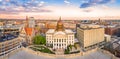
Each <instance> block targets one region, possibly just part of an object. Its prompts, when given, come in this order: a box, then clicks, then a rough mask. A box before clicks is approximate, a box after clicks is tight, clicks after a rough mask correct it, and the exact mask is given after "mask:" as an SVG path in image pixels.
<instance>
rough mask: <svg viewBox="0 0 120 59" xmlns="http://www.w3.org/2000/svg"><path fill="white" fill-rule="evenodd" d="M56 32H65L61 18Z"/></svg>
mask: <svg viewBox="0 0 120 59" xmlns="http://www.w3.org/2000/svg"><path fill="white" fill-rule="evenodd" d="M56 31H64V26H63V22H62V21H61V17H60V18H59V20H58V22H57V27H56Z"/></svg>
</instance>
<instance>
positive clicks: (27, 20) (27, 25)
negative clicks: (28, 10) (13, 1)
mask: <svg viewBox="0 0 120 59" xmlns="http://www.w3.org/2000/svg"><path fill="white" fill-rule="evenodd" d="M28 22H29V19H28V16H26V27H29V23H28Z"/></svg>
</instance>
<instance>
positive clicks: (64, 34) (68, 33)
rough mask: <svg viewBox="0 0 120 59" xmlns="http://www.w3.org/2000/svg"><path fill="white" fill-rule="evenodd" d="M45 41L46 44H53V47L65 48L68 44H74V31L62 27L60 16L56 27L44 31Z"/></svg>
mask: <svg viewBox="0 0 120 59" xmlns="http://www.w3.org/2000/svg"><path fill="white" fill-rule="evenodd" d="M46 41H47V42H46V43H47V45H52V46H53V49H66V48H67V46H68V45H74V32H73V31H72V30H70V29H64V26H63V23H62V21H61V18H60V20H59V21H58V23H57V26H56V29H49V30H48V31H47V32H46Z"/></svg>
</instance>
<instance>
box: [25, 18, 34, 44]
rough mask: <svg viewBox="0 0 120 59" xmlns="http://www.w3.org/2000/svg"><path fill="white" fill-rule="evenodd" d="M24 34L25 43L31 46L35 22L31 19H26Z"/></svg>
mask: <svg viewBox="0 0 120 59" xmlns="http://www.w3.org/2000/svg"><path fill="white" fill-rule="evenodd" d="M25 32H26V37H27V38H26V42H27V43H28V44H32V41H33V40H32V38H33V37H34V36H35V20H34V18H33V17H30V18H28V17H26V26H25Z"/></svg>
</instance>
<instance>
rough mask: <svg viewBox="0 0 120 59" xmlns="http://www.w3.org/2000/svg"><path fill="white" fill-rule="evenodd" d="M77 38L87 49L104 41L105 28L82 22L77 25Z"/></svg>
mask: <svg viewBox="0 0 120 59" xmlns="http://www.w3.org/2000/svg"><path fill="white" fill-rule="evenodd" d="M77 38H78V40H79V42H80V44H81V46H82V47H83V48H85V49H86V48H89V47H93V46H97V45H98V44H100V43H102V42H104V28H101V27H100V26H99V25H90V24H81V25H80V26H77Z"/></svg>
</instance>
